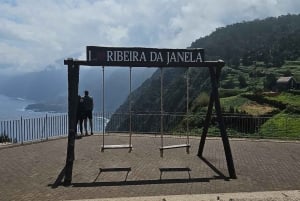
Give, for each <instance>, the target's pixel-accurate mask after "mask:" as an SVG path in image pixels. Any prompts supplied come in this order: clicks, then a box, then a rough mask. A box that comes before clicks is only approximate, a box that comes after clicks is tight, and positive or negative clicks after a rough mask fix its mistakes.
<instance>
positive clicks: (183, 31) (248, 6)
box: [0, 0, 300, 76]
mask: <svg viewBox="0 0 300 201" xmlns="http://www.w3.org/2000/svg"><path fill="white" fill-rule="evenodd" d="M299 13H300V1H299V0H209V1H208V0H85V1H84V0H43V1H39V0H0V76H1V75H11V74H20V73H25V72H33V71H41V70H43V69H45V68H46V67H47V66H48V65H51V64H55V63H56V62H57V61H62V59H64V58H68V57H78V58H79V59H84V60H85V59H86V55H85V49H86V46H89V45H93V46H116V47H155V48H186V47H189V46H190V44H191V43H192V42H193V41H195V40H196V39H198V38H200V37H204V36H206V35H208V34H210V33H211V32H213V31H215V30H216V28H218V27H225V26H226V25H229V24H233V23H238V22H242V21H251V20H254V19H263V18H266V17H277V16H280V15H286V14H299ZM74 55H76V56H74Z"/></svg>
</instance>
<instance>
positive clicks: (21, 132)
mask: <svg viewBox="0 0 300 201" xmlns="http://www.w3.org/2000/svg"><path fill="white" fill-rule="evenodd" d="M20 129H21V130H20V134H21V144H23V142H24V139H23V135H24V133H23V117H22V116H21V128H20Z"/></svg>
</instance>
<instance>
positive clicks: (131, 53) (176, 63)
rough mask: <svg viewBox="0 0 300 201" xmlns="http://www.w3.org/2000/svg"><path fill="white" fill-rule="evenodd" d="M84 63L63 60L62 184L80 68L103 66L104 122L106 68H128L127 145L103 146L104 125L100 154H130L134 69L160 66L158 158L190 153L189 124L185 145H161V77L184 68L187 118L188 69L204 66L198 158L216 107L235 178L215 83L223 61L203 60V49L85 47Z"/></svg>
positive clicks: (68, 171) (69, 161)
mask: <svg viewBox="0 0 300 201" xmlns="http://www.w3.org/2000/svg"><path fill="white" fill-rule="evenodd" d="M86 53H87V60H86V61H82V60H73V59H67V60H65V61H64V64H65V65H68V116H69V125H68V126H69V133H68V147H67V158H66V165H65V175H64V184H65V185H70V184H71V181H72V169H73V161H74V158H75V154H74V148H75V134H76V124H77V122H76V108H77V99H76V97H77V94H78V83H79V68H80V66H102V81H103V83H102V115H103V117H102V118H103V120H104V112H105V111H104V76H105V75H104V74H105V70H104V69H105V66H127V67H128V66H129V97H128V98H129V142H128V144H113V145H108V144H106V143H105V123H104V121H102V122H103V124H102V146H101V152H104V150H106V149H128V150H129V152H131V151H132V149H133V146H132V105H131V98H132V97H131V92H132V86H131V80H132V68H133V67H159V68H160V124H161V125H160V137H161V146H160V147H159V150H160V156H161V157H163V154H164V150H168V149H177V148H185V149H186V152H187V153H188V154H189V152H190V147H191V145H190V142H189V125H188V121H187V123H186V127H187V128H186V130H187V131H186V143H185V144H175V145H165V144H164V124H163V122H164V115H165V114H164V107H163V85H164V82H163V74H164V68H165V67H173V68H176V67H181V68H182V67H186V68H187V70H186V115H187V116H188V115H189V104H188V103H189V67H207V68H208V69H209V72H210V78H211V86H212V90H211V94H210V101H209V105H208V110H207V114H206V118H205V122H204V126H203V132H202V135H201V139H200V143H199V148H198V156H199V157H200V158H201V157H202V154H203V150H204V144H205V140H206V136H207V133H208V127H209V124H210V120H211V115H212V110H213V106H215V111H216V116H217V121H218V123H219V128H220V133H221V137H222V142H223V146H224V151H225V156H226V161H227V168H228V172H229V175H230V178H236V174H235V168H234V164H233V159H232V154H231V148H230V144H229V140H228V136H227V133H226V129H225V125H224V121H223V117H222V112H221V106H220V100H219V93H218V82H219V78H220V73H221V68H222V67H223V66H224V65H225V64H224V62H223V61H221V60H219V61H204V49H198V48H197V49H157V48H136V47H97V46H87V49H86Z"/></svg>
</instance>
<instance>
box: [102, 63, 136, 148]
mask: <svg viewBox="0 0 300 201" xmlns="http://www.w3.org/2000/svg"><path fill="white" fill-rule="evenodd" d="M131 72H132V67H130V68H129V98H128V99H129V144H118V145H106V144H105V141H104V140H105V137H104V134H105V124H104V66H103V67H102V120H103V123H102V142H103V144H102V147H101V152H104V150H105V149H129V152H131V151H132V140H131V138H132V111H131V90H132V86H131V77H132V76H131Z"/></svg>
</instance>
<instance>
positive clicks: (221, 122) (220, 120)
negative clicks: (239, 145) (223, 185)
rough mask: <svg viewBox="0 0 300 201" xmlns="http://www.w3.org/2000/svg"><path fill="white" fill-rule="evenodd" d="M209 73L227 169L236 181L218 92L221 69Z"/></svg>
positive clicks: (216, 68)
mask: <svg viewBox="0 0 300 201" xmlns="http://www.w3.org/2000/svg"><path fill="white" fill-rule="evenodd" d="M209 72H210V77H211V85H212V94H213V97H214V100H215V110H216V114H217V121H218V123H219V128H220V131H221V137H222V142H223V146H224V151H225V157H226V162H227V169H228V172H229V176H230V178H232V179H235V178H236V173H235V168H234V164H233V159H232V154H231V148H230V144H229V140H228V136H227V132H226V128H225V124H224V120H223V117H222V111H221V104H220V98H219V91H218V85H219V75H220V72H221V68H220V67H214V68H209Z"/></svg>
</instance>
